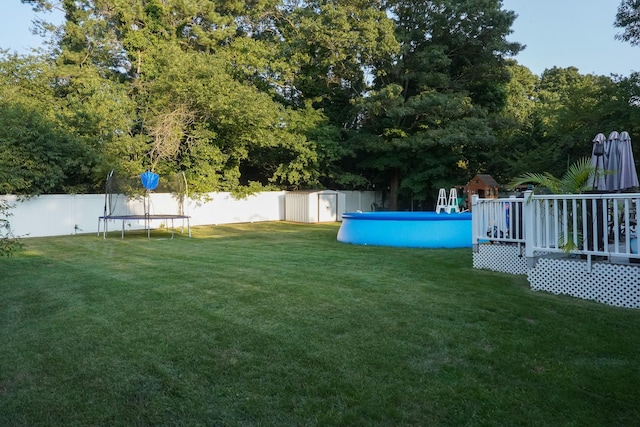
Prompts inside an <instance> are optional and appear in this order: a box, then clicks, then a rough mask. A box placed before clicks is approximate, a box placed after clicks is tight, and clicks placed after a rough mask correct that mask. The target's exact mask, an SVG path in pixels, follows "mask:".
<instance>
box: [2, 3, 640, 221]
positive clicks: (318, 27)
mask: <svg viewBox="0 0 640 427" xmlns="http://www.w3.org/2000/svg"><path fill="white" fill-rule="evenodd" d="M22 2H23V3H28V4H30V5H31V6H32V7H33V8H34V9H35V10H37V11H47V10H52V9H58V10H60V11H62V13H64V22H63V24H62V25H61V26H53V25H51V24H49V23H47V22H46V21H45V20H43V21H39V22H38V23H36V24H37V25H36V29H37V30H39V31H40V32H41V33H42V34H47V35H48V37H49V40H50V41H49V43H48V45H47V47H46V48H44V49H42V50H41V51H40V52H39V53H37V54H32V55H23V56H20V55H16V54H12V53H9V52H7V51H4V52H2V55H1V56H0V89H1V90H0V99H1V101H2V102H0V192H2V193H15V194H46V193H59V192H74V193H82V192H100V191H101V190H102V185H103V184H104V178H105V176H106V174H107V173H108V171H110V170H111V169H114V170H115V171H116V172H115V173H116V174H121V175H127V176H131V175H136V174H140V173H141V172H143V171H144V170H147V169H151V170H153V171H155V172H157V173H159V174H161V175H163V174H172V173H175V172H184V174H185V176H186V178H187V181H188V183H189V186H190V189H191V190H192V191H194V192H200V193H204V192H211V191H232V192H235V193H239V194H243V193H247V192H252V191H258V190H260V189H301V188H317V187H326V188H335V189H356V190H357V189H376V190H380V191H382V192H383V193H384V194H385V197H386V200H387V204H388V207H389V208H391V209H403V208H406V207H407V206H408V205H409V204H413V203H417V205H418V206H423V207H424V208H429V207H431V206H430V204H431V203H433V201H434V199H435V197H436V196H437V193H438V189H439V188H443V187H446V188H448V187H452V186H455V185H462V184H466V182H468V181H469V179H470V178H472V177H473V176H474V175H476V174H477V173H489V174H491V175H493V176H494V177H495V178H496V179H497V180H498V182H508V181H509V180H510V179H511V178H513V177H515V176H518V175H521V174H522V173H523V172H551V173H553V174H561V173H562V172H563V171H564V170H565V169H566V167H567V165H568V164H570V163H572V162H573V161H575V160H576V159H578V158H580V157H584V156H586V155H588V154H589V153H590V150H591V140H592V139H593V136H594V135H595V134H596V133H598V132H606V131H608V130H623V129H624V130H627V131H629V132H630V134H631V135H632V136H634V135H640V120H639V118H640V117H639V115H640V75H639V74H636V73H634V74H632V75H630V76H597V75H582V74H580V73H579V70H578V69H576V68H573V67H569V68H552V69H547V70H545V71H544V73H543V74H542V75H541V76H536V75H534V74H533V73H532V72H531V71H530V70H529V69H527V68H526V67H524V66H522V65H519V64H518V63H517V62H516V61H515V60H513V59H512V57H513V56H514V55H516V54H517V53H518V52H519V51H521V50H522V49H523V46H522V45H520V44H519V43H516V42H510V41H508V40H507V39H508V38H509V34H510V33H511V26H512V24H513V22H514V20H515V18H516V15H515V13H514V12H512V11H509V10H505V9H503V6H502V1H500V0H473V1H472V0H438V1H430V0H412V1H405V0H215V1H211V0H22ZM636 3H637V1H636V0H624V1H623V2H622V4H621V5H620V8H619V13H618V16H616V21H615V24H616V25H617V26H619V27H620V28H622V29H623V30H624V32H623V33H622V34H621V36H620V37H621V39H622V40H625V41H627V42H631V43H632V44H637V42H638V31H637V30H636V28H637V25H638V24H637V22H635V21H636V20H637V18H636V17H635V15H637V14H634V11H635V10H637V8H638V5H637V4H636ZM634 8H635V9H634Z"/></svg>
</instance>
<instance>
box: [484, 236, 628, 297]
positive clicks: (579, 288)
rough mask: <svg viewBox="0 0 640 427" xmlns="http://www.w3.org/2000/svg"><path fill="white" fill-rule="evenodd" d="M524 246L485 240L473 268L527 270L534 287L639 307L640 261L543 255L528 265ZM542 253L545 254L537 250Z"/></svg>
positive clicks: (523, 272)
mask: <svg viewBox="0 0 640 427" xmlns="http://www.w3.org/2000/svg"><path fill="white" fill-rule="evenodd" d="M523 254H524V246H521V247H518V246H517V245H507V244H482V245H479V246H478V251H477V252H474V253H473V268H480V269H487V270H492V271H499V272H502V273H509V274H526V275H527V278H528V280H529V284H530V286H531V289H532V290H534V291H545V292H550V293H553V294H562V295H569V296H572V297H576V298H582V299H587V300H593V301H597V302H600V303H603V304H608V305H612V306H615V307H627V308H640V264H638V265H626V264H611V263H608V262H594V263H593V264H592V267H591V271H587V262H586V261H585V260H579V259H568V258H557V257H555V258H554V257H549V258H545V257H544V256H542V257H540V258H538V262H537V263H536V266H535V267H534V268H532V269H529V268H527V261H526V258H525V257H524V256H523ZM536 255H538V256H539V255H543V254H536Z"/></svg>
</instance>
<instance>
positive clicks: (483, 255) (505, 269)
mask: <svg viewBox="0 0 640 427" xmlns="http://www.w3.org/2000/svg"><path fill="white" fill-rule="evenodd" d="M473 268H481V269H486V270H492V271H499V272H501V273H509V274H527V260H526V258H525V257H524V246H523V245H521V246H520V247H518V245H504V244H496V243H494V244H491V243H486V244H482V245H479V246H478V251H477V252H474V253H473Z"/></svg>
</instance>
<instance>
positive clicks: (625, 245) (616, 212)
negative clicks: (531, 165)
mask: <svg viewBox="0 0 640 427" xmlns="http://www.w3.org/2000/svg"><path fill="white" fill-rule="evenodd" d="M472 203H473V205H472V212H473V215H472V218H473V219H472V222H473V245H474V248H476V249H477V245H478V244H480V243H484V242H500V243H515V244H524V245H525V256H526V257H527V259H528V261H529V263H530V265H533V264H535V256H536V253H541V252H544V253H566V254H575V255H585V256H586V259H587V261H588V263H589V264H590V263H591V260H592V257H594V256H598V257H604V258H606V259H607V260H609V261H616V260H618V259H625V260H631V259H638V260H640V254H638V245H637V238H636V224H637V212H638V207H639V206H640V193H627V194H562V195H534V194H532V193H531V192H530V191H528V192H525V193H524V197H520V198H508V199H505V198H502V199H479V198H477V196H474V197H473V200H472Z"/></svg>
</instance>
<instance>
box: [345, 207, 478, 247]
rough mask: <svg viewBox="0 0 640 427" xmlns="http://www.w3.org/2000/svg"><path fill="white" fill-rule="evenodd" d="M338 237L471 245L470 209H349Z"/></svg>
mask: <svg viewBox="0 0 640 427" xmlns="http://www.w3.org/2000/svg"><path fill="white" fill-rule="evenodd" d="M338 241H339V242H343V243H353V244H356V245H375V246H399V247H408V248H467V247H468V248H470V247H471V213H470V212H464V213H451V214H447V213H439V214H438V213H435V212H347V213H344V214H342V224H341V225H340V230H339V231H338Z"/></svg>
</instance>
